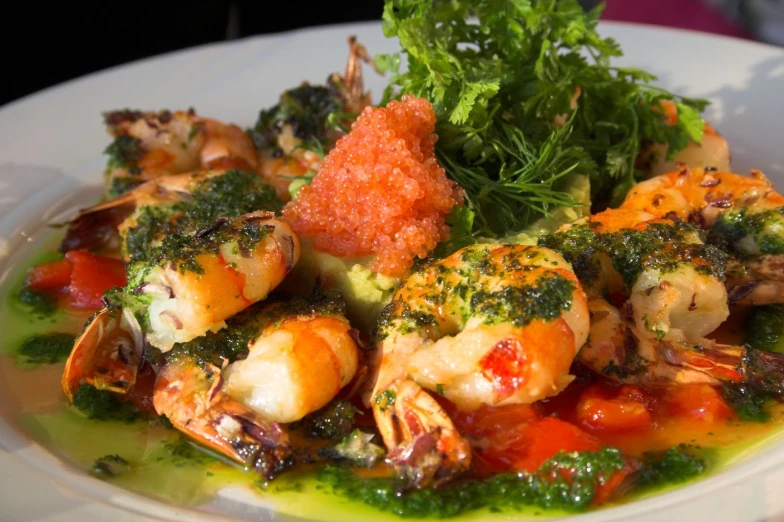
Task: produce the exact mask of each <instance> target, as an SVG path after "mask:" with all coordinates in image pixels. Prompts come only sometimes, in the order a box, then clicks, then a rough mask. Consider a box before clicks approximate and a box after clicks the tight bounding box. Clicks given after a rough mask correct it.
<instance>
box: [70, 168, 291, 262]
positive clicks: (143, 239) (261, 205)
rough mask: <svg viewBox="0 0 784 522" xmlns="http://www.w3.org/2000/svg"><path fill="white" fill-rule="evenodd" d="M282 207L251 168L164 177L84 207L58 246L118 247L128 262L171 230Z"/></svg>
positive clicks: (144, 253) (182, 230) (143, 254)
mask: <svg viewBox="0 0 784 522" xmlns="http://www.w3.org/2000/svg"><path fill="white" fill-rule="evenodd" d="M281 206H282V202H281V201H280V200H279V199H278V198H277V197H276V196H275V194H274V189H273V188H272V187H271V186H270V185H268V184H267V183H266V182H265V181H263V180H262V179H261V177H260V176H259V175H258V174H256V173H254V172H251V171H244V170H238V169H231V170H221V169H215V170H203V171H196V172H187V173H183V174H173V175H171V176H162V177H159V178H155V179H152V180H149V181H146V182H144V183H142V184H141V185H138V186H136V187H134V188H132V189H130V190H129V191H128V192H125V193H124V194H121V195H119V196H117V197H116V198H113V199H110V200H108V201H103V202H101V203H99V204H97V205H94V206H92V207H89V208H86V209H82V210H80V211H79V213H78V214H77V215H76V216H75V217H74V218H73V219H72V220H71V221H70V222H69V224H68V231H67V232H66V236H65V238H64V239H63V241H62V242H61V244H60V251H62V252H67V251H69V250H73V249H79V248H88V249H91V250H110V251H113V250H114V251H116V250H117V249H119V250H120V252H121V254H122V256H123V258H124V259H125V260H126V261H128V260H134V261H136V260H139V259H146V256H147V255H149V253H150V252H151V251H152V248H154V247H156V246H159V245H160V243H161V241H162V240H163V237H165V236H166V235H167V234H170V233H172V232H180V233H193V232H195V231H196V230H197V229H198V227H199V226H200V225H205V224H207V222H209V221H212V220H213V219H216V218H218V217H236V216H237V215H239V214H241V213H247V212H253V211H257V210H269V211H277V210H280V208H281ZM129 243H131V244H132V245H131V244H129Z"/></svg>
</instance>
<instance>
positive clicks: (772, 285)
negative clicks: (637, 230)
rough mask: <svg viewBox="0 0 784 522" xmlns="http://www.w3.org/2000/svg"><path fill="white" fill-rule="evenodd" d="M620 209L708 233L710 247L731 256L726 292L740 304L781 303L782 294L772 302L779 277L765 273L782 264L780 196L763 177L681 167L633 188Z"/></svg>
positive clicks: (783, 278) (783, 199)
mask: <svg viewBox="0 0 784 522" xmlns="http://www.w3.org/2000/svg"><path fill="white" fill-rule="evenodd" d="M621 208H625V209H641V210H645V211H646V212H649V213H651V214H653V215H654V216H657V217H664V216H666V217H672V218H675V219H682V220H687V221H691V222H693V223H696V224H697V225H699V226H700V227H702V228H705V229H708V230H709V235H708V238H709V240H710V242H712V243H714V244H717V245H719V246H721V248H722V249H724V250H726V251H727V252H728V253H730V254H731V255H732V256H734V259H732V260H731V262H732V264H733V269H732V270H730V274H731V275H730V277H728V281H727V284H728V286H729V287H730V290H731V292H733V293H736V294H738V292H741V293H744V294H745V295H744V297H745V298H746V300H745V302H751V303H765V302H781V300H782V299H784V297H782V294H778V295H779V297H778V299H777V298H776V293H777V291H776V290H777V289H780V288H781V286H782V283H784V274H783V273H782V272H781V271H780V270H779V271H778V273H775V272H771V270H769V269H766V267H771V266H782V265H784V196H782V195H781V194H779V193H778V192H776V191H775V190H774V188H773V185H772V184H771V182H770V181H769V180H768V179H767V178H766V177H765V176H764V174H762V172H760V171H758V170H754V171H752V172H751V176H741V175H738V174H733V173H730V172H719V171H714V170H708V169H700V168H694V169H689V168H681V169H679V170H676V171H674V172H670V173H667V174H663V175H661V176H657V177H655V178H652V179H649V180H647V181H643V182H642V183H639V184H637V185H636V186H635V187H634V188H632V190H631V191H630V192H629V194H628V195H627V196H626V200H625V201H624V202H623V204H622V205H621ZM743 265H748V268H745V267H744V266H743ZM752 277H756V278H754V279H752ZM742 285H743V286H742ZM741 286H742V289H741ZM752 287H753V288H752ZM757 287H760V288H759V289H757ZM738 295H739V294H738Z"/></svg>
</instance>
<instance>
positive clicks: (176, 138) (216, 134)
mask: <svg viewBox="0 0 784 522" xmlns="http://www.w3.org/2000/svg"><path fill="white" fill-rule="evenodd" d="M104 121H105V123H106V126H107V130H108V131H109V134H111V135H112V136H113V137H114V138H115V141H114V142H113V143H112V145H110V147H109V148H108V149H107V152H108V153H110V155H111V158H110V160H109V165H108V167H107V170H106V187H107V190H106V192H107V195H108V196H110V197H111V196H117V195H119V194H121V193H123V192H126V191H127V190H128V189H129V188H131V187H133V186H135V185H138V184H139V183H142V182H144V181H147V180H150V179H154V178H157V177H160V176H168V175H172V174H180V173H183V172H191V171H195V170H202V169H213V168H214V169H228V168H241V169H246V170H255V169H256V167H257V166H258V158H257V156H256V149H255V147H254V146H253V142H252V141H251V140H250V138H249V137H248V136H247V134H246V133H245V131H243V130H242V129H241V128H239V127H237V126H236V125H230V124H225V123H222V122H220V121H217V120H213V119H210V118H203V117H201V116H197V115H196V113H195V112H194V111H193V110H192V109H191V110H188V111H175V112H170V111H166V110H164V111H160V112H157V113H155V112H142V111H131V110H122V111H114V112H108V113H105V114H104Z"/></svg>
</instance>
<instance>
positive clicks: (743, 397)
mask: <svg viewBox="0 0 784 522" xmlns="http://www.w3.org/2000/svg"><path fill="white" fill-rule="evenodd" d="M722 392H723V395H724V399H725V400H726V401H727V404H729V406H730V407H731V408H732V411H733V412H735V415H737V416H738V419H740V420H742V421H747V422H766V421H767V420H769V419H770V414H769V413H768V412H767V410H766V409H765V405H766V403H767V402H768V398H767V395H766V394H764V393H762V392H760V391H758V390H755V389H753V388H751V387H749V386H746V385H745V384H729V383H725V384H724V386H723V387H722Z"/></svg>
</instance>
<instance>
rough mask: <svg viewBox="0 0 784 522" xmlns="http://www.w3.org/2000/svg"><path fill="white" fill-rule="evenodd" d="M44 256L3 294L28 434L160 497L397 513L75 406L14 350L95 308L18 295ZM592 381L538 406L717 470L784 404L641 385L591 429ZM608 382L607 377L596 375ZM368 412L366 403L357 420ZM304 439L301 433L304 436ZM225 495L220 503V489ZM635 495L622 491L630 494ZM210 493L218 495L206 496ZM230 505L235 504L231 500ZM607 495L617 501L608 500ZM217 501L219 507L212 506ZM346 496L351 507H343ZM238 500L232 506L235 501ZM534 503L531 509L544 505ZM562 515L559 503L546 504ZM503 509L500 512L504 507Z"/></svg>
mask: <svg viewBox="0 0 784 522" xmlns="http://www.w3.org/2000/svg"><path fill="white" fill-rule="evenodd" d="M37 261H40V256H39V259H32V260H30V264H29V265H25V266H23V267H20V268H19V271H18V273H17V275H16V278H15V281H14V283H15V284H13V285H12V286H10V287H9V286H6V288H4V289H3V291H4V294H5V295H6V296H7V297H6V298H5V300H4V303H3V304H4V306H3V308H2V311H0V323H1V324H3V325H4V330H5V331H4V335H3V338H2V345H0V349H1V350H2V352H3V353H2V354H0V378H2V380H3V382H4V383H6V385H7V386H8V389H9V390H10V392H11V395H12V397H13V399H14V403H15V404H13V405H12V408H13V411H14V412H15V413H16V415H17V416H18V420H19V421H20V423H21V424H22V425H23V426H24V427H25V428H26V430H27V432H28V434H29V435H30V436H31V437H32V438H34V439H35V440H37V441H38V442H40V443H41V444H43V445H45V446H46V447H48V448H50V449H51V450H52V451H54V452H55V453H56V454H58V455H60V456H61V457H62V458H63V459H65V460H67V461H70V462H72V463H74V464H76V465H77V466H79V467H81V468H82V469H84V470H85V471H88V470H89V469H90V468H91V466H92V465H93V463H94V461H95V460H96V459H98V458H100V457H103V456H105V455H110V454H117V455H120V456H122V457H123V458H125V459H126V460H128V461H129V462H130V463H131V471H130V472H129V473H127V474H124V475H120V476H117V477H112V478H105V479H104V480H108V481H110V482H111V483H113V484H116V485H118V486H120V487H124V488H127V489H129V490H132V491H135V492H137V493H141V494H143V495H147V496H149V497H152V498H156V499H158V500H163V501H167V502H172V503H175V504H178V505H185V506H205V508H206V509H209V510H213V509H231V507H228V508H225V507H224V508H220V507H217V508H216V507H214V506H221V505H223V503H224V502H226V499H225V496H226V495H229V496H231V497H234V498H240V499H242V501H243V502H249V503H258V504H259V505H267V506H270V505H272V506H274V507H275V509H277V510H280V511H281V512H283V513H287V514H290V515H295V516H303V517H318V518H320V519H324V520H367V519H368V518H372V519H374V520H399V519H398V518H397V517H395V516H394V515H390V514H387V513H381V512H379V511H377V510H376V509H373V508H370V507H368V506H365V505H363V504H360V503H359V502H351V501H348V500H345V499H342V498H339V497H336V496H334V495H332V494H331V493H329V492H328V491H326V490H325V489H324V488H323V486H322V485H320V483H319V482H318V481H317V480H316V479H315V478H314V477H313V473H312V471H313V470H312V469H311V470H308V469H303V470H298V471H294V472H292V473H288V474H284V475H283V476H282V477H280V478H279V479H277V480H276V481H275V482H274V483H272V484H269V485H260V484H259V483H258V477H257V476H256V475H254V474H253V473H249V472H245V471H243V470H241V469H239V467H237V466H236V465H235V464H233V463H230V462H227V461H226V460H225V459H223V458H222V457H220V456H219V455H215V454H211V453H207V452H205V450H203V449H200V448H199V449H197V447H196V446H193V445H191V444H190V443H188V442H187V440H185V439H184V438H183V437H182V436H181V435H180V434H178V433H177V432H176V431H174V430H172V429H171V428H167V427H165V426H163V425H162V424H161V423H160V421H158V420H139V421H136V422H133V423H131V424H125V423H120V422H111V421H110V422H107V421H103V422H101V421H92V420H89V419H86V418H85V417H84V416H83V415H81V414H80V413H78V412H77V411H76V410H75V409H73V408H71V407H69V406H68V405H67V403H66V401H65V399H64V398H63V396H62V392H61V389H60V383H59V381H60V375H61V372H62V368H63V364H62V363H60V364H53V365H42V366H39V367H37V368H34V369H21V368H19V367H17V365H16V364H15V361H14V359H13V356H12V355H10V354H11V353H13V351H14V350H15V349H16V347H17V346H18V345H19V344H20V343H21V342H22V341H23V340H24V339H25V338H26V337H28V336H30V335H32V334H34V333H46V332H67V333H73V334H77V333H79V332H80V331H81V328H82V326H83V325H84V322H85V320H86V319H87V318H88V317H89V316H90V315H91V311H83V310H82V311H74V310H66V311H58V312H57V313H56V314H55V315H54V316H52V317H48V318H38V317H34V316H31V315H30V314H29V313H28V312H27V311H25V310H24V309H23V308H22V307H21V306H20V305H19V303H18V302H17V300H16V298H15V295H16V294H17V293H18V290H19V288H20V287H21V281H22V279H23V277H24V273H25V269H26V267H27V266H30V265H32V264H34V263H35V262H37ZM740 324H741V323H740V322H738V321H737V320H736V319H733V320H732V321H728V324H727V325H726V326H724V327H723V329H722V331H721V332H719V335H720V336H721V338H720V340H722V341H724V342H730V341H735V342H737V339H738V338H739V337H738V336H740V335H742V332H741V330H740V326H739V325H740ZM151 379H152V375H151V374H150V375H145V372H142V374H141V375H140V387H141V386H143V384H141V383H144V382H147V383H148V384H150V383H151ZM588 386H597V384H596V383H595V380H594V378H593V377H586V376H581V377H580V378H578V379H577V380H576V381H575V383H573V384H572V385H570V386H569V387H568V388H567V390H566V391H565V392H564V393H562V394H561V395H559V396H558V397H555V398H553V399H550V400H548V401H545V402H542V403H541V404H539V405H537V408H539V411H540V413H541V414H542V415H551V416H556V417H559V418H561V419H563V420H566V421H569V422H572V423H574V424H576V425H578V426H580V427H581V428H582V429H584V430H586V431H588V432H589V433H590V434H591V435H593V436H595V437H597V438H598V439H599V440H601V442H602V443H603V444H606V445H609V446H614V447H617V448H620V449H621V450H623V451H624V452H626V453H628V454H629V455H632V456H641V455H642V454H643V453H645V452H648V451H656V450H666V449H668V448H671V447H673V446H676V445H678V444H681V443H686V444H690V445H692V446H693V447H700V448H704V449H708V448H709V449H710V450H711V453H710V454H711V462H710V464H711V467H710V468H711V470H712V471H715V470H717V469H720V468H721V467H722V466H724V465H726V464H730V463H732V462H734V461H737V460H739V459H741V458H742V457H745V456H748V455H749V454H752V453H753V452H754V451H756V450H758V449H759V448H760V447H763V446H765V445H767V444H769V443H771V442H772V441H773V440H778V439H780V435H781V426H782V422H781V420H782V418H784V406H783V405H781V404H776V405H773V406H772V408H770V410H769V411H770V414H771V420H770V421H768V422H766V423H749V422H740V421H737V420H734V419H729V420H720V421H713V422H709V421H705V420H693V419H692V420H689V419H686V418H684V417H683V416H679V415H673V414H672V411H670V409H669V408H670V406H671V404H670V403H671V401H669V400H668V398H667V396H666V394H665V393H663V392H660V391H655V390H644V393H645V394H646V397H647V398H648V400H649V402H647V403H646V404H647V405H648V406H649V410H650V413H651V418H652V424H651V425H650V426H647V427H644V428H641V429H631V430H621V431H606V430H597V429H591V428H590V427H589V426H586V425H585V423H583V422H581V421H580V420H579V419H578V418H577V416H576V410H577V403H578V401H579V398H580V396H581V394H582V393H583V392H584V391H585V389H586V388H587V387H588ZM599 386H600V387H601V386H604V387H606V388H607V389H608V390H611V391H612V389H613V388H614V386H613V385H610V384H599ZM137 395H139V396H140V397H142V399H141V400H140V401H139V400H137V401H136V402H137V403H138V404H140V406H141V407H142V408H141V409H146V408H148V407H149V404H145V403H144V396H145V395H146V394H144V393H141V394H137ZM365 421H367V422H372V415H370V414H369V412H366V413H365V414H364V415H362V416H360V423H362V422H365ZM299 442H304V441H299ZM388 473H389V469H388V468H387V467H386V466H383V465H382V466H377V467H376V468H374V469H372V470H369V471H365V472H363V475H364V476H384V475H386V474H388ZM221 491H222V493H220V498H222V500H220V501H219V502H218V504H215V499H216V498H218V496H219V492H221ZM633 499H634V496H631V497H625V498H623V499H622V500H621V502H624V503H625V502H628V501H631V500H633ZM210 503H212V504H210ZM226 505H227V506H231V504H226ZM608 505H611V504H608ZM206 506H213V507H206ZM347 506H350V507H351V509H350V510H349V511H347V510H346V507H347ZM235 507H236V506H235ZM539 511H540V510H537V509H535V508H531V510H530V511H526V512H528V513H535V512H539ZM548 514H553V515H556V514H557V513H556V512H552V513H550V512H548ZM490 515H491V513H490V512H489V511H488V510H481V511H476V512H472V513H469V514H466V515H463V516H460V517H458V519H466V518H469V519H473V518H475V517H488V516H490ZM501 516H503V515H501Z"/></svg>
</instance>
